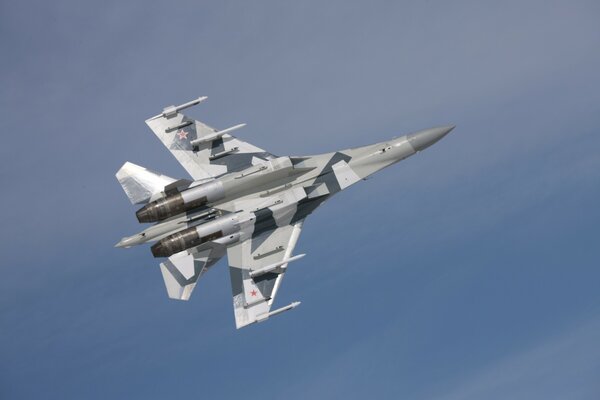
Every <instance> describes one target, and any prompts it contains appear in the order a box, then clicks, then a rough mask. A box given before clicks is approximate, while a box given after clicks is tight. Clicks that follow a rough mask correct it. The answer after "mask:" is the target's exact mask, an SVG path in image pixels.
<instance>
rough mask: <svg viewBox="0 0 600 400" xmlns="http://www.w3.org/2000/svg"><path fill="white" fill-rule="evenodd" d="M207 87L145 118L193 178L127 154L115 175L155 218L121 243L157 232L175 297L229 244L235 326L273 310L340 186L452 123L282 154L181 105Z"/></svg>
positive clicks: (151, 238)
mask: <svg viewBox="0 0 600 400" xmlns="http://www.w3.org/2000/svg"><path fill="white" fill-rule="evenodd" d="M204 100H206V97H200V98H198V99H195V100H193V101H190V102H188V103H185V104H182V105H179V106H169V107H166V108H165V109H164V110H163V112H161V113H160V114H158V115H156V116H154V117H152V118H150V119H148V120H146V124H147V125H148V126H149V127H150V129H152V131H153V132H154V134H155V135H156V136H157V137H158V138H159V139H160V141H161V142H163V144H164V145H165V146H166V147H167V148H168V149H169V151H170V152H171V153H172V154H173V155H174V156H175V158H176V159H177V160H178V161H179V162H180V163H181V165H182V166H183V168H184V169H185V170H186V171H187V172H188V173H189V174H190V175H191V177H192V179H193V180H189V179H179V180H176V179H173V178H170V177H168V176H165V175H162V174H159V173H156V172H153V171H151V170H149V169H146V168H143V167H140V166H138V165H135V164H133V163H130V162H126V163H125V164H124V165H123V166H122V167H121V169H119V171H118V172H117V174H116V176H117V179H118V181H119V183H120V184H121V186H122V187H123V189H124V190H125V193H126V194H127V197H129V200H130V201H131V203H132V204H140V205H141V204H144V206H143V207H142V208H140V209H139V210H138V211H137V212H136V216H137V219H138V221H139V222H140V223H149V224H152V225H150V226H148V227H147V228H146V229H144V230H143V231H142V232H140V233H138V234H136V235H133V236H129V237H125V238H123V239H122V240H121V241H120V242H119V243H117V244H116V247H131V246H134V245H139V244H142V243H147V242H154V244H153V245H152V247H151V250H152V254H153V255H154V257H158V258H163V257H165V258H166V260H164V261H163V262H162V263H161V264H160V269H161V271H162V276H163V279H164V281H165V286H166V288H167V293H168V295H169V297H170V298H172V299H178V300H188V299H189V298H190V295H191V294H192V291H193V290H194V287H195V286H196V283H197V281H198V279H199V278H200V277H202V275H204V274H205V273H206V272H207V271H208V270H209V269H210V268H211V267H212V266H213V265H215V264H216V263H217V262H218V261H219V260H220V259H221V258H222V257H223V256H224V255H225V253H227V258H228V261H229V273H230V277H231V291H232V295H233V309H234V315H235V324H236V327H237V328H238V329H239V328H242V327H244V326H247V325H250V324H253V323H255V322H262V321H265V320H267V319H268V318H269V317H272V316H274V315H277V314H280V313H282V312H284V311H287V310H291V309H293V308H295V307H296V306H298V305H299V304H300V302H293V303H291V304H289V305H287V306H284V307H281V308H278V309H276V310H273V311H271V306H272V304H273V301H274V300H275V296H276V294H277V291H278V290H279V287H280V286H281V281H282V279H283V276H284V275H285V272H286V271H287V268H288V265H290V263H291V262H293V261H296V260H298V259H300V258H302V257H303V256H304V254H298V255H293V251H294V247H295V245H296V242H297V241H298V237H299V236H300V232H301V230H302V226H303V224H304V221H305V219H306V217H308V216H309V215H310V214H311V213H312V212H313V211H315V209H316V208H317V207H319V206H320V205H321V204H323V202H325V201H326V200H328V199H329V198H330V197H331V196H333V195H334V194H336V193H338V192H340V191H342V190H344V189H346V188H347V187H349V186H350V185H353V184H355V183H356V182H359V181H360V180H364V179H365V178H367V177H368V176H369V175H371V174H374V173H375V172H377V171H379V170H381V169H383V168H385V167H387V166H390V165H392V164H394V163H397V162H398V161H400V160H403V159H405V158H407V157H409V156H411V155H413V154H415V153H417V152H419V151H422V150H424V149H426V148H427V147H429V146H431V145H432V144H434V143H435V142H437V141H438V140H440V139H441V138H442V137H444V136H445V135H446V134H448V132H450V131H451V130H452V129H453V128H454V126H443V127H438V128H432V129H426V130H422V131H419V132H416V133H412V134H409V135H406V136H402V137H397V138H393V139H391V140H388V141H385V142H380V143H375V144H371V145H368V146H363V147H358V148H353V149H348V150H342V151H336V152H332V153H325V154H319V155H315V156H306V157H288V156H285V157H279V156H276V155H274V154H271V153H269V152H267V151H265V150H263V149H261V148H259V147H256V146H254V145H252V144H250V143H247V142H244V141H242V140H240V139H238V138H236V137H234V136H232V135H231V132H233V131H235V130H237V129H239V128H241V127H243V126H244V124H240V125H235V126H232V127H230V128H227V129H223V130H216V129H213V128H211V127H209V126H208V125H206V124H204V123H202V122H200V121H197V120H194V119H193V118H190V117H188V116H186V115H184V114H182V113H181V111H182V110H184V109H186V108H188V107H191V106H194V105H196V104H198V103H200V102H202V101H204Z"/></svg>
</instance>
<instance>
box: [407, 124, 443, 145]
mask: <svg viewBox="0 0 600 400" xmlns="http://www.w3.org/2000/svg"><path fill="white" fill-rule="evenodd" d="M452 129H454V125H449V126H441V127H439V128H431V129H425V130H423V131H419V132H415V133H411V134H410V135H408V136H407V137H406V139H408V142H409V143H410V145H411V146H412V148H413V149H415V151H421V150H425V149H426V148H428V147H429V146H431V145H432V144H434V143H435V142H437V141H438V140H440V139H441V138H443V137H444V136H446V135H447V134H448V133H449V132H450V131H451V130H452Z"/></svg>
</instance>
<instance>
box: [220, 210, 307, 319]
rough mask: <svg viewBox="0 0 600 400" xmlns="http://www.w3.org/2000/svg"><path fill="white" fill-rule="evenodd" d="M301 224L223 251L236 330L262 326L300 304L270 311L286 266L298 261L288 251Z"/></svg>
mask: <svg viewBox="0 0 600 400" xmlns="http://www.w3.org/2000/svg"><path fill="white" fill-rule="evenodd" d="M303 222H304V220H303V219H302V220H299V221H296V222H294V223H292V224H290V225H285V226H282V227H275V228H274V229H270V230H267V231H265V232H262V233H260V234H258V235H256V236H253V237H251V238H250V239H247V240H245V241H243V242H241V243H239V244H237V245H235V246H232V247H229V248H228V249H227V257H228V259H229V273H230V277H231V292H232V296H233V311H234V314H235V326H236V328H238V329H239V328H242V327H244V326H246V325H250V324H252V323H254V322H262V321H264V320H266V319H267V318H269V316H271V315H274V314H278V313H280V312H283V311H286V310H289V309H291V308H294V307H296V306H297V305H298V304H300V303H298V302H295V303H292V304H290V305H288V306H286V307H282V308H280V309H278V310H275V311H272V312H271V311H270V310H271V305H272V304H273V300H274V299H275V295H276V294H277V290H278V289H279V286H280V285H281V280H282V279H283V275H284V274H285V271H286V268H287V265H288V263H289V262H291V261H293V260H295V259H297V258H300V257H301V256H296V257H292V251H293V250H294V247H295V246H296V242H297V241H298V237H299V236H300V231H301V230H302V224H303Z"/></svg>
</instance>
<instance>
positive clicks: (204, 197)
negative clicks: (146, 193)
mask: <svg viewBox="0 0 600 400" xmlns="http://www.w3.org/2000/svg"><path fill="white" fill-rule="evenodd" d="M224 197H225V190H224V189H223V183H222V182H218V181H213V182H209V183H205V184H202V185H199V186H194V187H192V188H189V189H186V190H184V191H182V192H177V193H172V194H169V195H167V196H166V197H163V198H162V199H158V200H155V201H152V202H150V203H148V204H146V205H145V206H144V207H142V208H140V209H139V210H138V211H137V212H136V213H135V215H136V217H137V219H138V221H139V222H142V223H143V222H158V221H162V220H165V219H167V218H169V217H172V216H174V215H177V214H181V213H182V212H185V211H189V210H192V209H194V208H199V207H202V206H205V205H207V204H209V203H212V202H215V201H218V200H221V199H222V198H224Z"/></svg>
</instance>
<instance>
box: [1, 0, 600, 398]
mask: <svg viewBox="0 0 600 400" xmlns="http://www.w3.org/2000/svg"><path fill="white" fill-rule="evenodd" d="M500 3H502V4H500ZM599 21H600V3H599V2H598V1H548V0H544V1H542V0H540V1H522V0H521V1H506V2H492V1H490V2H482V1H456V2H443V1H437V2H436V1H415V2H393V1H388V2H384V1H369V2H367V1H364V2H352V1H327V2H325V1H311V2H309V1H296V2H289V1H271V2H266V1H254V2H250V1H239V2H233V1H223V2H200V1H190V2H155V3H152V4H150V2H141V1H140V2H123V1H113V2H110V1H105V2H83V1H50V2H42V1H39V2H30V1H19V2H3V3H2V4H1V5H0V46H1V49H2V57H0V72H1V76H2V78H1V80H0V82H1V90H0V110H1V111H0V112H1V115H2V122H3V143H2V145H1V146H0V160H1V161H0V163H1V164H0V166H1V168H0V179H1V183H2V186H3V188H4V190H3V192H2V196H1V198H2V200H1V204H2V207H1V211H0V213H1V216H2V224H1V226H0V249H1V250H2V256H3V260H2V262H0V269H1V270H0V272H1V275H0V276H1V278H0V398H2V399H31V398H41V399H107V398H127V399H135V398H144V399H149V398H152V399H153V398H182V397H184V396H185V398H237V399H269V398H281V397H284V398H291V399H306V398H336V399H339V398H343V399H365V398H389V399H400V398H403V399H434V400H438V399H439V400H459V399H460V400H471V399H472V400H475V399H477V400H479V399H487V400H496V399H511V400H513V399H528V400H530V399H544V400H548V399H571V400H578V399H590V400H592V399H593V400H596V399H598V398H600V380H599V379H598V377H599V376H600V345H599V343H600V290H599V282H600V270H599V265H600V262H599V259H600V233H599V228H598V226H599V224H600V208H599V206H598V205H599V203H600V151H599V150H600V134H599V131H598V126H599V125H600V75H599V73H598V71H600V51H599V49H600V47H599V45H600V24H599V23H598V22H599ZM200 95H208V96H209V100H208V101H207V102H206V103H203V105H201V106H199V107H197V108H195V109H193V110H192V112H191V114H192V115H194V116H196V117H197V118H198V119H200V120H202V121H205V122H207V123H209V124H210V125H212V126H214V127H216V128H225V127H228V126H231V125H234V124H237V123H241V122H246V123H248V126H247V127H246V128H244V129H243V130H241V131H239V133H238V135H239V136H241V137H243V138H244V139H245V140H247V141H249V142H252V143H255V144H256V145H258V146H260V147H263V148H265V149H267V150H268V151H270V152H272V153H275V154H279V155H287V154H290V155H307V154H317V153H322V152H328V151H332V150H336V149H343V148H348V147H353V146H358V145H364V144H368V143H371V142H375V141H380V140H385V139H386V138H389V137H392V136H397V135H401V134H404V133H408V132H411V131H415V130H419V129H423V128H428V127H431V126H437V125H444V124H456V125H457V128H456V129H455V130H454V131H453V132H452V133H451V134H450V135H448V136H447V137H446V138H444V139H443V140H442V141H441V142H439V143H438V144H437V145H435V146H434V147H432V148H430V149H428V150H427V151H425V152H423V153H421V154H419V155H417V156H415V157H413V158H410V159H408V160H406V161H404V162H402V163H400V164H398V165H397V166H395V167H392V168H390V169H387V170H386V171H384V172H382V173H380V174H379V175H376V176H375V177H373V178H372V179H370V180H368V181H367V182H363V183H361V184H358V185H356V186H355V187H353V188H351V189H349V190H348V191H346V192H344V193H342V194H341V195H339V196H338V197H336V198H334V199H332V200H331V201H330V202H328V203H327V204H326V205H325V206H324V207H322V208H321V209H319V210H318V211H317V213H316V214H314V215H313V216H312V217H310V218H309V219H308V222H307V223H306V224H305V228H304V231H303V235H302V237H301V239H300V242H299V244H298V247H297V249H296V253H307V254H308V255H307V257H305V258H304V259H302V260H301V261H298V262H297V263H295V264H294V265H293V266H292V267H291V269H290V270H289V271H288V273H287V274H286V279H285V281H284V283H283V285H282V288H281V291H280V292H279V295H278V298H277V301H276V304H277V305H279V306H283V305H285V304H288V303H289V302H291V301H294V300H300V301H302V305H301V306H300V307H298V308H297V309H296V310H294V311H293V312H289V313H286V314H283V315H282V316H280V317H277V318H273V319H271V320H269V321H268V322H266V323H264V324H259V325H255V326H251V327H248V328H245V329H243V330H240V331H236V330H235V325H234V319H233V312H232V303H231V292H230V286H229V274H228V271H227V268H226V263H225V261H222V262H221V263H220V264H218V266H216V267H215V268H214V269H213V270H212V272H210V273H209V274H208V275H206V276H205V277H204V278H203V280H202V281H201V282H200V283H199V284H198V286H197V287H196V290H195V292H194V295H193V296H192V299H191V301H189V302H188V303H182V302H175V301H171V300H169V299H168V298H167V296H166V291H165V288H164V284H163V281H162V277H161V274H160V272H159V268H158V262H157V260H155V259H154V258H153V257H152V255H151V253H150V251H149V248H148V247H147V246H145V247H139V248H134V249H129V250H124V249H115V248H113V245H114V244H115V243H116V242H117V241H119V239H120V238H121V237H123V236H126V235H130V234H133V233H135V232H137V231H138V230H140V229H141V227H140V226H139V225H138V224H137V222H136V219H135V215H134V211H135V208H134V207H131V205H130V204H129V202H128V200H127V198H126V197H125V195H124V193H123V191H122V189H121V187H120V186H119V184H118V182H117V181H116V179H115V177H114V174H115V172H116V171H117V169H118V168H119V167H120V166H121V165H122V164H123V163H124V162H125V161H132V162H134V163H137V164H140V165H143V166H147V167H150V168H152V169H154V170H158V171H161V172H163V173H166V174H168V175H170V176H173V177H177V178H182V177H186V175H185V171H184V170H183V169H182V168H181V167H180V166H179V165H178V164H177V162H176V161H175V159H174V158H173V157H172V156H171V155H170V154H169V153H168V151H166V149H164V148H163V146H162V144H161V143H160V142H159V141H158V140H157V139H156V138H155V136H154V135H153V134H152V132H151V131H150V130H149V129H148V128H147V127H146V126H145V124H144V119H146V118H147V117H149V116H152V115H155V114H157V113H158V112H159V111H160V110H161V109H162V108H163V107H164V106H167V105H170V104H177V103H182V102H185V101H188V100H190V99H193V98H195V97H197V96H200Z"/></svg>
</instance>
